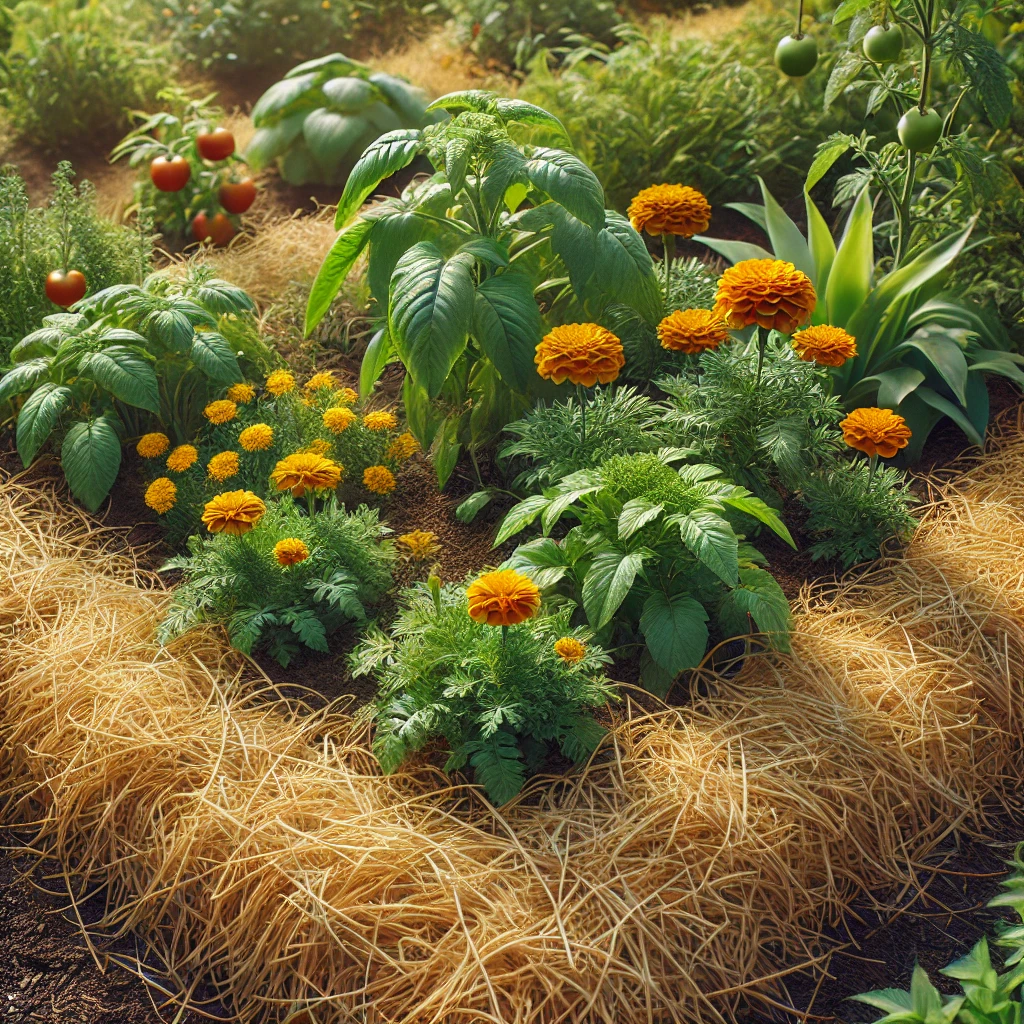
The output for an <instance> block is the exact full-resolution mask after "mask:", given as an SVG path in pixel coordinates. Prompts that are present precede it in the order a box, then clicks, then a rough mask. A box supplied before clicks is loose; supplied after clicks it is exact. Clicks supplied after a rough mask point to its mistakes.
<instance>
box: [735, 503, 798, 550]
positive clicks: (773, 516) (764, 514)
mask: <svg viewBox="0 0 1024 1024" xmlns="http://www.w3.org/2000/svg"><path fill="white" fill-rule="evenodd" d="M722 501H723V502H724V503H725V504H726V505H730V506H731V507H732V508H734V509H737V510H738V511H740V512H743V513H745V514H746V515H748V516H753V518H754V519H756V520H757V521H758V522H759V523H764V525H765V526H767V527H768V529H769V530H771V531H772V533H774V534H775V535H776V536H778V537H781V538H782V539H783V540H784V541H785V542H786V543H787V544H788V545H789V546H790V547H791V548H793V549H794V550H796V542H795V541H794V540H793V537H792V535H791V534H790V532H789V530H788V529H787V527H786V524H785V523H784V522H783V521H782V520H781V519H780V518H779V514H778V512H776V511H775V509H773V508H772V507H771V506H770V505H768V504H766V503H765V502H764V501H762V500H761V499H760V498H758V497H755V496H754V495H753V494H734V495H730V496H729V497H723V498H722Z"/></svg>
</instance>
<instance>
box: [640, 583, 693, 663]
mask: <svg viewBox="0 0 1024 1024" xmlns="http://www.w3.org/2000/svg"><path fill="white" fill-rule="evenodd" d="M707 622H708V613H707V612H706V611H705V610H704V606H703V605H702V604H701V603H700V602H699V601H696V600H694V599H693V598H692V597H690V596H689V595H688V594H674V595H672V596H671V597H670V596H669V595H668V594H666V593H664V592H663V591H660V590H656V591H655V592H654V593H653V594H651V596H650V597H648V598H647V600H646V601H645V602H644V608H643V611H642V612H641V613H640V630H641V632H642V633H643V635H644V639H645V640H646V641H647V649H648V650H649V651H650V652H651V657H652V658H654V660H655V661H656V662H657V663H658V664H659V665H660V666H661V667H662V668H664V669H665V670H666V671H668V672H671V673H672V675H673V676H675V675H678V674H679V673H680V672H682V671H683V670H684V669H688V668H693V667H694V666H696V665H699V664H700V662H701V659H702V658H703V657H704V654H705V652H706V651H707V649H708V626H707Z"/></svg>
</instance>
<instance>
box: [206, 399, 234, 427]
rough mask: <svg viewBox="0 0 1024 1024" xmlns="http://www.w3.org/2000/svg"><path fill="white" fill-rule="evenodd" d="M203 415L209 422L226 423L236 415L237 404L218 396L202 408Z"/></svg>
mask: <svg viewBox="0 0 1024 1024" xmlns="http://www.w3.org/2000/svg"><path fill="white" fill-rule="evenodd" d="M203 415H204V416H205V417H206V418H207V419H208V420H209V421H210V422H211V423H217V424H220V423H228V422H229V421H231V420H233V419H234V418H235V416H237V415H238V406H237V405H235V403H234V402H232V401H231V400H230V399H227V398H218V399H217V401H216V402H211V403H210V404H209V405H208V406H207V407H206V408H205V409H204V410H203Z"/></svg>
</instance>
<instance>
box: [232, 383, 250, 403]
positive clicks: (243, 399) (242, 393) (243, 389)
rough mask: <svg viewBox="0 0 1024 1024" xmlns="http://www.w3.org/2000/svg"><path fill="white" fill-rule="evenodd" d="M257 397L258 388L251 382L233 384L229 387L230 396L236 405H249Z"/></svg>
mask: <svg viewBox="0 0 1024 1024" xmlns="http://www.w3.org/2000/svg"><path fill="white" fill-rule="evenodd" d="M255 397H256V389H255V388H254V387H253V386H252V385H251V384H232V385H231V387H229V388H228V398H229V399H230V400H231V401H232V402H234V403H235V405H248V404H249V403H250V402H251V401H252V400H253V399H254V398H255Z"/></svg>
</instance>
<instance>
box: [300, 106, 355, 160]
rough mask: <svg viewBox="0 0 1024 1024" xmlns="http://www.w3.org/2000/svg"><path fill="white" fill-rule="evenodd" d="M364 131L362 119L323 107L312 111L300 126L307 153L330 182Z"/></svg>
mask: <svg viewBox="0 0 1024 1024" xmlns="http://www.w3.org/2000/svg"><path fill="white" fill-rule="evenodd" d="M365 131H366V122H365V121H364V120H363V119H362V118H361V117H352V116H348V115H346V114H338V113H335V112H334V111H333V110H327V109H326V108H324V107H320V108H318V109H317V110H311V111H310V112H309V116H308V117H307V118H306V120H305V122H304V123H303V125H302V135H303V138H304V139H305V140H306V145H307V146H308V147H309V151H310V153H312V154H313V158H314V159H315V160H316V162H317V163H318V164H319V165H320V166H321V167H322V168H323V169H324V171H325V173H326V174H327V176H328V177H329V178H333V177H334V175H335V173H336V172H337V171H338V168H339V167H341V165H342V163H343V162H344V160H345V159H346V158H347V157H348V156H349V155H350V152H349V151H350V150H351V149H352V147H353V146H354V145H355V143H356V142H357V141H358V140H359V139H360V138H361V137H362V135H363V133H364V132H365Z"/></svg>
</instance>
